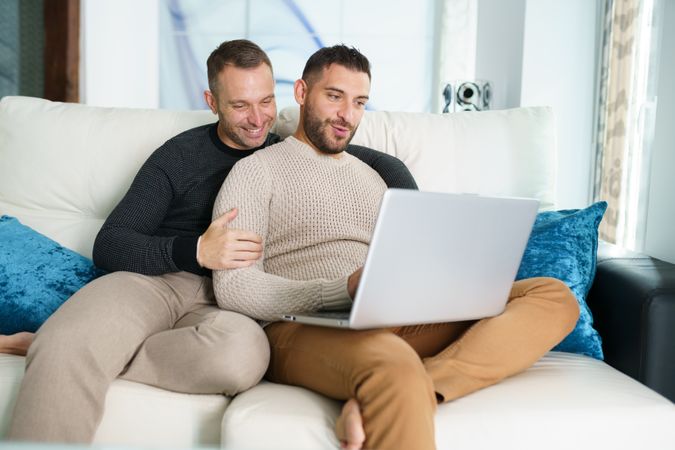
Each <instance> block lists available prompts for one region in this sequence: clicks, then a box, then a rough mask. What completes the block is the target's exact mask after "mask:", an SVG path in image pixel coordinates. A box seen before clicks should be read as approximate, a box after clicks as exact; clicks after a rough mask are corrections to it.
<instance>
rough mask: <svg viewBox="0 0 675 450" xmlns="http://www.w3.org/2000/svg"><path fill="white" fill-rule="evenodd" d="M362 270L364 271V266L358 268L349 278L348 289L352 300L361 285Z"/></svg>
mask: <svg viewBox="0 0 675 450" xmlns="http://www.w3.org/2000/svg"><path fill="white" fill-rule="evenodd" d="M361 272H363V267H359V268H358V269H356V271H355V272H354V273H353V274H351V275H349V278H348V279H347V291H348V292H349V296H350V297H351V298H352V300H354V298H356V289H357V288H358V287H359V281H361Z"/></svg>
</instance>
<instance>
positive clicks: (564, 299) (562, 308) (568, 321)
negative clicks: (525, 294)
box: [534, 277, 579, 333]
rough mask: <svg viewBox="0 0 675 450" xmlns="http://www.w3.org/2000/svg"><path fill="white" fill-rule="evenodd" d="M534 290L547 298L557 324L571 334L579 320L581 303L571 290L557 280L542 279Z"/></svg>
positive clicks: (539, 279)
mask: <svg viewBox="0 0 675 450" xmlns="http://www.w3.org/2000/svg"><path fill="white" fill-rule="evenodd" d="M534 290H536V291H537V292H539V293H541V295H542V296H544V297H545V298H546V300H547V301H548V303H549V306H550V307H551V308H552V316H553V317H554V319H555V321H556V323H558V324H559V325H560V327H562V328H563V329H564V331H565V332H566V333H570V332H571V331H572V330H573V329H574V327H575V326H576V324H577V321H578V320H579V303H578V301H577V298H576V296H575V295H574V293H573V292H572V291H571V290H570V288H569V287H568V286H567V285H566V284H565V283H564V282H562V281H561V280H559V279H557V278H549V277H541V278H537V279H536V284H535V287H534Z"/></svg>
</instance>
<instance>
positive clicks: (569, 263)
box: [516, 202, 607, 359]
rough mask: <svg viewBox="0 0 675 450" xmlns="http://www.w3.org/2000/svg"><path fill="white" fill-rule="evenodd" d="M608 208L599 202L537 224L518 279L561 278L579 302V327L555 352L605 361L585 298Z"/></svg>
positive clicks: (539, 217) (540, 218)
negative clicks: (600, 230)
mask: <svg viewBox="0 0 675 450" xmlns="http://www.w3.org/2000/svg"><path fill="white" fill-rule="evenodd" d="M606 209H607V203H606V202H598V203H595V204H593V205H591V206H589V207H588V208H586V209H570V210H564V211H549V212H543V213H539V214H538V215H537V219H536V220H535V222H534V227H533V228H532V234H531V235H530V239H529V241H528V243H527V248H526V249H525V254H524V255H523V260H522V261H521V263H520V268H519V269H518V274H517V275H516V279H517V280H521V279H523V278H532V277H553V278H558V279H559V280H561V281H563V282H564V283H565V284H566V285H567V286H569V288H570V289H571V291H572V292H573V293H574V295H575V296H576V298H577V301H578V302H579V310H580V315H579V321H578V322H577V326H576V327H575V328H574V330H573V331H572V332H571V333H570V334H569V335H568V336H567V337H566V338H565V339H563V341H562V342H561V343H560V344H558V345H557V346H556V347H555V348H554V349H553V350H558V351H561V352H570V353H580V354H582V355H588V356H591V357H593V358H596V359H603V354H602V341H601V340H600V335H599V334H598V332H597V331H596V330H595V329H594V328H593V316H592V315H591V311H590V310H589V309H588V306H587V305H586V295H588V291H589V290H590V288H591V284H592V283H593V278H594V277H595V265H596V259H597V253H598V225H599V224H600V221H601V220H602V216H603V214H604V213H605V210H606Z"/></svg>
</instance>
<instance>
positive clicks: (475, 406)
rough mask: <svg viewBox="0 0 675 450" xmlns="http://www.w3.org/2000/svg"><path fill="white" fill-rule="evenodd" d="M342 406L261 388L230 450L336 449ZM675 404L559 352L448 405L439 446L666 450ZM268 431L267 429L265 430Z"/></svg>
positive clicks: (250, 399) (227, 436) (226, 426)
mask: <svg viewBox="0 0 675 450" xmlns="http://www.w3.org/2000/svg"><path fill="white" fill-rule="evenodd" d="M339 412H340V403H339V402H335V401H331V400H328V399H326V398H325V397H323V396H320V395H318V394H315V393H312V392H310V391H307V390H305V389H301V388H298V387H291V386H283V385H278V384H272V383H261V384H259V385H258V386H256V387H254V388H253V389H251V390H249V391H247V392H244V393H243V394H240V395H238V396H237V397H235V398H234V400H233V401H232V403H231V404H230V406H229V407H228V409H227V410H226V412H225V416H224V417H223V429H222V439H223V442H222V445H223V447H224V448H227V449H242V450H245V449H262V448H274V449H316V448H336V447H337V446H338V443H337V440H336V439H335V437H334V435H333V426H334V424H335V420H336V418H337V415H338V414H339ZM673 424H675V406H674V405H673V404H672V403H671V402H669V401H668V400H666V399H665V398H663V397H661V396H660V395H659V394H657V393H655V392H654V391H652V390H650V389H649V388H647V387H645V386H644V385H642V384H640V383H638V382H637V381H635V380H633V379H632V378H629V377H628V376H626V375H624V374H622V373H620V372H619V371H617V370H615V369H613V368H612V367H610V366H609V365H607V364H606V363H604V362H601V361H597V360H595V359H592V358H589V357H586V356H581V355H574V354H570V353H562V352H550V353H548V354H547V355H546V356H544V357H543V358H542V359H541V360H540V361H539V362H537V363H536V364H535V365H534V366H533V367H531V368H530V369H528V370H527V371H525V372H523V373H521V374H519V375H516V376H514V377H511V378H509V379H506V380H504V381H503V382H502V383H499V384H497V385H495V386H491V387H489V388H486V389H483V390H481V391H478V392H476V393H474V394H472V395H469V396H467V397H464V398H461V399H459V400H456V401H454V402H450V403H447V404H443V405H441V406H440V407H439V408H438V412H437V414H436V442H437V447H438V448H439V449H458V448H459V449H462V448H470V449H473V450H483V449H485V450H493V449H496V448H500V449H505V448H508V449H511V448H512V449H533V450H534V449H536V450H539V449H542V448H547V449H570V448H612V449H636V448H649V449H666V448H672V445H673V442H675V427H673ZM261 430H266V431H267V432H265V433H262V432H261Z"/></svg>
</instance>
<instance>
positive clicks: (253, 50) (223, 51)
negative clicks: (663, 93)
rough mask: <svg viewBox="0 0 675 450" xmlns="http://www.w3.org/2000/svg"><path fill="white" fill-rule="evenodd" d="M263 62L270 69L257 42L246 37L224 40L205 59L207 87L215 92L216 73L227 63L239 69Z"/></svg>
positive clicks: (249, 67) (250, 67)
mask: <svg viewBox="0 0 675 450" xmlns="http://www.w3.org/2000/svg"><path fill="white" fill-rule="evenodd" d="M263 63H264V64H267V65H268V66H269V68H270V70H272V63H271V62H270V59H269V57H268V56H267V54H266V53H265V52H264V51H263V49H261V48H260V47H258V45H257V44H255V43H253V42H251V41H249V40H248V39H235V40H232V41H225V42H223V43H222V44H220V45H219V46H218V48H216V49H215V50H214V51H212V52H211V54H210V55H209V58H208V59H207V60H206V71H207V74H208V76H209V89H210V90H211V92H213V93H215V92H216V88H217V87H218V74H219V73H220V71H221V70H223V68H224V67H225V66H227V65H230V66H234V67H238V68H240V69H254V68H256V67H258V66H259V65H260V64H263Z"/></svg>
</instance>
